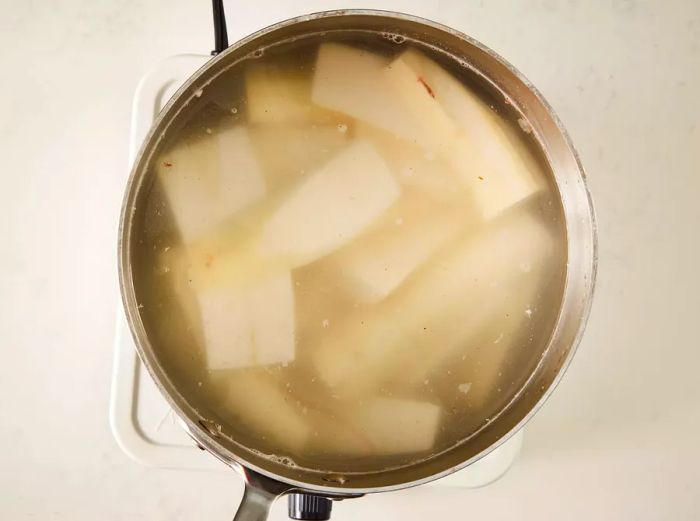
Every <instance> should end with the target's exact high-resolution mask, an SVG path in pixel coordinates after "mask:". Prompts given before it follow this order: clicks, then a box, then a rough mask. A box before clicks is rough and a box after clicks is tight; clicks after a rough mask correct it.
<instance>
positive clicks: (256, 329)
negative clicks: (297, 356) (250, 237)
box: [197, 273, 295, 370]
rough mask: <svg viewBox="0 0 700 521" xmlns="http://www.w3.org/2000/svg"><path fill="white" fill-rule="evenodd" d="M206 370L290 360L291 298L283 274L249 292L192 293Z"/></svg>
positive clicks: (253, 286) (289, 285)
mask: <svg viewBox="0 0 700 521" xmlns="http://www.w3.org/2000/svg"><path fill="white" fill-rule="evenodd" d="M197 301H198V303H199V309H200V313H201V322H202V330H203V337H204V345H205V349H206V357H207V367H208V368H209V369H211V370H215V369H234V368H240V367H251V366H256V365H267V364H274V363H285V362H291V361H292V360H294V351H295V350H294V292H293V289H292V281H291V277H290V275H289V274H288V273H283V274H279V275H274V276H272V277H269V278H267V279H261V280H258V281H255V283H253V284H251V285H250V286H244V287H238V288H220V289H209V290H201V291H199V292H197Z"/></svg>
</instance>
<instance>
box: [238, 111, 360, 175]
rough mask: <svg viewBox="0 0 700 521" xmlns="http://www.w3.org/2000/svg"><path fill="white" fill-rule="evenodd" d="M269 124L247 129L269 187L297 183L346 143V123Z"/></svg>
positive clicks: (330, 157)
mask: <svg viewBox="0 0 700 521" xmlns="http://www.w3.org/2000/svg"><path fill="white" fill-rule="evenodd" d="M343 125H344V124H341V125H340V127H339V126H338V125H308V124H303V123H302V124H294V123H291V124H290V123H281V124H276V123H268V124H262V125H252V126H251V128H250V130H249V132H250V136H251V141H252V143H253V148H254V150H255V152H256V158H257V159H258V162H259V164H260V168H261V170H262V174H263V176H264V178H265V181H266V183H267V185H268V186H275V187H278V188H280V187H282V188H283V187H285V186H289V185H290V183H295V182H298V181H299V180H300V179H301V178H302V177H304V176H305V175H307V174H310V173H311V172H312V171H313V170H314V169H316V168H318V167H319V166H321V165H322V164H324V163H326V162H327V161H329V160H330V159H332V158H333V156H335V155H336V154H337V153H338V152H340V150H341V149H342V148H343V147H344V146H346V144H347V140H348V134H349V132H348V129H347V126H343Z"/></svg>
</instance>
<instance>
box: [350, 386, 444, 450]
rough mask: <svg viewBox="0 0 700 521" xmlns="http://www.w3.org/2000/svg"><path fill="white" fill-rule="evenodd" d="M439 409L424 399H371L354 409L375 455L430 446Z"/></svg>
mask: <svg viewBox="0 0 700 521" xmlns="http://www.w3.org/2000/svg"><path fill="white" fill-rule="evenodd" d="M440 416H441V408H440V407H439V406H438V405H434V404H432V403H428V402H418V401H414V400H401V399H394V398H374V399H371V400H370V401H368V402H367V403H365V405H364V406H363V407H360V408H358V409H357V411H356V412H355V417H354V420H355V422H356V423H357V425H362V426H363V427H364V429H365V432H366V434H367V436H368V438H369V440H370V443H371V446H372V450H373V452H374V453H375V454H379V455H384V454H405V453H413V452H424V451H428V450H430V449H432V448H433V445H434V444H435V436H436V434H437V430H438V425H439V422H440Z"/></svg>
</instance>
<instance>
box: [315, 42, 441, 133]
mask: <svg viewBox="0 0 700 521" xmlns="http://www.w3.org/2000/svg"><path fill="white" fill-rule="evenodd" d="M387 66H388V61H387V60H386V59H385V58H383V57H381V56H378V55H377V54H374V53H371V52H368V51H365V50H362V49H356V48H353V47H349V46H347V45H342V44H337V43H326V44H323V45H321V46H320V47H319V50H318V58H317V60H316V69H315V72H314V78H313V85H312V92H311V99H312V101H313V102H314V103H316V104H317V105H319V106H321V107H326V108H328V109H331V110H334V111H338V112H342V113H344V114H347V115H349V116H352V117H353V118H355V119H356V120H358V121H360V122H365V123H369V124H371V125H374V126H377V127H379V128H382V129H385V130H387V131H389V132H391V133H392V134H395V135H397V136H400V137H401V138H403V139H406V140H408V141H411V142H414V143H418V144H421V145H423V144H426V143H433V142H434V140H435V138H434V137H433V136H434V134H433V133H432V129H428V128H426V126H425V125H423V124H421V122H419V121H417V120H416V119H415V117H414V115H413V114H412V113H411V112H410V111H407V110H406V108H405V106H404V103H403V100H401V99H400V98H399V97H398V96H397V95H396V93H395V92H394V89H393V88H392V85H391V84H390V83H389V81H388V80H387V78H386V72H387Z"/></svg>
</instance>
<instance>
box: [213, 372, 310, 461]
mask: <svg viewBox="0 0 700 521" xmlns="http://www.w3.org/2000/svg"><path fill="white" fill-rule="evenodd" d="M225 399H226V401H225V410H226V411H227V412H228V413H230V415H231V420H232V421H231V423H232V424H233V425H240V426H241V427H244V428H245V430H246V431H248V432H253V433H256V434H257V435H259V436H261V437H264V438H266V439H267V440H268V444H269V445H273V446H275V447H276V448H279V449H281V450H286V451H290V452H293V453H296V452H298V451H300V450H302V449H303V447H304V445H305V444H306V443H307V440H308V439H309V434H310V427H309V422H308V420H307V419H306V418H305V417H304V413H303V409H302V408H301V407H300V406H298V405H297V403H296V401H294V400H292V399H290V395H289V393H287V392H286V391H285V390H284V389H283V388H282V387H281V386H280V385H279V382H278V381H277V379H276V378H275V377H273V376H272V375H270V374H267V373H265V372H264V371H260V370H247V369H246V370H242V371H239V372H237V373H236V374H235V375H232V376H231V377H230V379H229V383H228V391H227V394H226V398H225Z"/></svg>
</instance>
